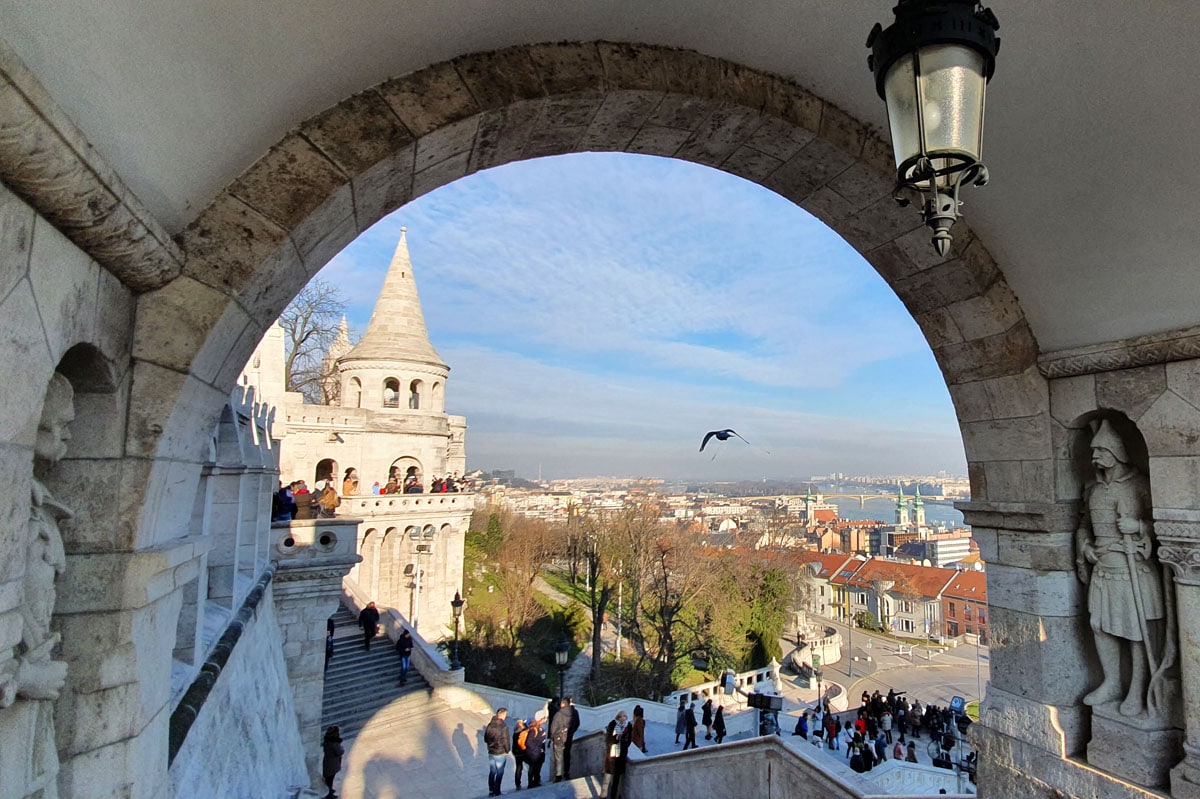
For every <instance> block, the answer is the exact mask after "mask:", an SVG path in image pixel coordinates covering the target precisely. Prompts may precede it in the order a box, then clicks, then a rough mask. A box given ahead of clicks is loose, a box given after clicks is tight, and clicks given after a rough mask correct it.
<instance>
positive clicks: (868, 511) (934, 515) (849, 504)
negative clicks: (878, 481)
mask: <svg viewBox="0 0 1200 799" xmlns="http://www.w3.org/2000/svg"><path fill="white" fill-rule="evenodd" d="M825 501H826V502H828V503H829V504H831V505H837V508H838V517H839V518H842V519H845V520H847V521H863V520H868V519H878V520H879V521H882V522H886V523H888V524H891V523H893V522H894V521H895V520H896V498H895V496H890V497H882V496H881V497H879V498H878V499H875V498H872V499H868V500H867V503H866V506H865V507H862V508H860V507H859V506H858V500H857V499H850V498H840V497H839V498H837V499H826V500H825ZM909 502H910V503H911V502H912V498H911V497H910V498H909ZM925 522H926V523H927V524H929V525H932V526H937V525H942V524H944V525H947V526H949V527H965V526H966V525H964V524H963V515H962V513H961V512H960V511H957V510H955V509H954V506H953V505H948V504H947V505H943V504H941V503H934V502H929V501H926V502H925Z"/></svg>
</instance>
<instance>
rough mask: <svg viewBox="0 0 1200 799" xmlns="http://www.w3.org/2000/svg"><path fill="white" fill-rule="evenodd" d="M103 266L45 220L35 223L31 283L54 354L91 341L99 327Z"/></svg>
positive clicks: (31, 258) (57, 355) (59, 353)
mask: <svg viewBox="0 0 1200 799" xmlns="http://www.w3.org/2000/svg"><path fill="white" fill-rule="evenodd" d="M100 271H101V269H100V267H99V266H98V265H96V263H95V262H94V261H92V260H91V259H90V258H89V257H88V256H87V254H86V253H85V252H83V251H82V250H80V249H79V248H78V247H77V246H75V244H74V243H73V242H71V240H70V239H68V238H67V237H66V236H64V235H63V234H62V233H59V232H58V230H57V229H56V228H55V227H54V226H53V225H51V224H50V223H49V222H47V221H45V220H44V219H38V220H37V222H36V223H35V224H34V238H33V251H32V253H30V256H29V281H30V283H31V285H32V286H33V295H34V298H35V299H36V301H37V306H38V312H39V314H40V315H41V318H42V325H43V327H44V328H45V331H46V337H47V339H48V340H49V343H50V351H51V355H52V356H54V357H55V360H57V359H58V357H61V356H62V354H63V353H64V352H66V351H67V350H68V349H70V348H71V347H72V346H74V345H75V344H77V343H79V342H91V341H92V337H93V334H94V333H95V327H96V313H97V310H96V291H97V286H98V280H99V276H100Z"/></svg>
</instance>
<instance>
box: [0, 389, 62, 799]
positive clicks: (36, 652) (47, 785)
mask: <svg viewBox="0 0 1200 799" xmlns="http://www.w3.org/2000/svg"><path fill="white" fill-rule="evenodd" d="M74 399H75V397H74V391H73V390H72V389H71V384H70V382H69V381H68V380H67V379H66V378H65V377H63V376H62V375H61V374H57V373H56V374H55V375H54V377H52V378H51V380H50V386H49V388H48V389H47V392H46V400H45V404H44V405H43V406H42V418H41V421H40V422H39V424H38V432H37V440H36V443H35V444H34V460H35V474H39V473H41V472H42V471H44V470H45V469H48V468H49V467H51V466H53V465H54V464H55V463H57V462H58V461H59V460H61V459H62V458H63V456H65V455H66V454H67V442H68V441H70V439H71V434H70V432H69V430H68V426H69V425H70V423H71V421H72V420H73V419H74V418H75V408H74ZM71 515H72V514H71V511H70V510H69V509H67V508H66V507H65V506H64V505H62V504H61V503H59V502H58V501H57V500H56V499H55V498H54V497H53V495H51V493H50V491H49V490H48V489H47V488H46V486H45V485H43V484H42V483H41V482H40V481H39V480H37V479H34V480H33V483H32V496H31V503H30V515H29V526H28V533H27V538H26V549H25V553H24V554H25V579H24V583H23V586H22V588H23V603H22V606H21V641H20V643H19V644H18V646H17V648H16V651H15V652H14V653H13V655H15V656H14V657H11V658H10V659H9V660H8V661H7V662H5V663H3V664H0V708H4V709H0V739H3V740H4V741H5V745H4V747H3V750H4V751H3V752H2V753H0V784H2V785H4V786H5V791H6V793H5V795H6V796H19V797H24V796H37V797H39V799H53V797H55V796H57V795H58V792H57V788H56V784H55V780H56V773H57V771H58V758H57V754H56V751H55V744H54V707H53V704H52V700H54V699H57V698H58V693H59V691H60V690H61V689H62V687H63V684H64V683H65V682H66V677H67V664H66V663H64V662H62V661H58V660H54V659H53V658H52V657H51V652H52V650H53V649H54V647H55V646H56V645H57V644H58V641H59V635H58V633H53V632H51V631H50V620H51V617H52V616H53V615H54V601H55V590H54V581H55V579H56V577H57V576H58V575H59V574H61V573H62V571H63V569H64V568H65V566H66V556H65V554H64V552H63V542H62V536H61V534H60V532H59V523H60V522H61V521H62V520H64V519H69V518H71ZM8 791H12V793H7V792H8Z"/></svg>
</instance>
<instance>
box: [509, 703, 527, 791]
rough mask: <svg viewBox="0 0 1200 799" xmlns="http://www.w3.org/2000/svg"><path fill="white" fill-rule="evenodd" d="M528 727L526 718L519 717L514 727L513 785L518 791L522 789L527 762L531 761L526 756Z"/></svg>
mask: <svg viewBox="0 0 1200 799" xmlns="http://www.w3.org/2000/svg"><path fill="white" fill-rule="evenodd" d="M527 729H529V725H528V724H526V723H525V719H517V725H516V727H515V728H514V729H513V745H512V756H513V763H514V764H515V767H514V769H513V780H514V781H513V787H514V788H516V789H517V790H518V791H519V790H521V775H522V774H524V773H525V764H526V763H528V762H529V761H528V760H526V758H525V741H526V740H527V739H528V738H529V736H528V735H526V734H525V731H526V730H527Z"/></svg>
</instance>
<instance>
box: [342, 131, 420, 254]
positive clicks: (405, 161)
mask: <svg viewBox="0 0 1200 799" xmlns="http://www.w3.org/2000/svg"><path fill="white" fill-rule="evenodd" d="M416 151H417V147H416V144H415V143H414V144H410V145H409V146H407V147H405V148H404V149H402V150H400V151H398V152H396V153H395V154H393V155H391V156H389V157H388V158H385V159H383V160H382V161H380V162H379V163H377V164H375V165H374V166H372V167H370V168H369V169H367V170H365V171H363V172H361V173H359V174H358V175H355V177H354V179H353V180H352V181H351V184H350V185H351V187H352V188H353V189H354V212H355V222H356V224H357V225H358V230H359V232H360V233H361V232H362V231H364V230H366V229H367V228H369V227H370V226H371V225H373V224H375V223H376V222H378V221H379V220H380V219H382V218H383V217H385V216H387V215H388V214H390V213H391V212H392V211H394V210H396V209H397V208H399V207H400V206H401V205H404V204H405V203H406V202H408V201H409V200H410V199H411V198H412V178H413V163H414V159H415V157H416Z"/></svg>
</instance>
